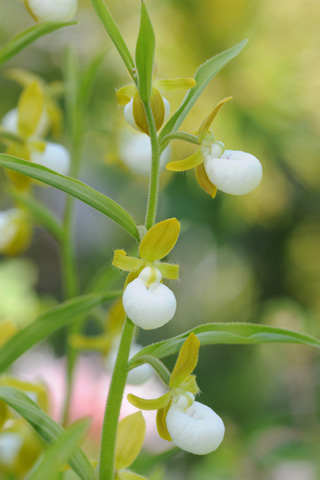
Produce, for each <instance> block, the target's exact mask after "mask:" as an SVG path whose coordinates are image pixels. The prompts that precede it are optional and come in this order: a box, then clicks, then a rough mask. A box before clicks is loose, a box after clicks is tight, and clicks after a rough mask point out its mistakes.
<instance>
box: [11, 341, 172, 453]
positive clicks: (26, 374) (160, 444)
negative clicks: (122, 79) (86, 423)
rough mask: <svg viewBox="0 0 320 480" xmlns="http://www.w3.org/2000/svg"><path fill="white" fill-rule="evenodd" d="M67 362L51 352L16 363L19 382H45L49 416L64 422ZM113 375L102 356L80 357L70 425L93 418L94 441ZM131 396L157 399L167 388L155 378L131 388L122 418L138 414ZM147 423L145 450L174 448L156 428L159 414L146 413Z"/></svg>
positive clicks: (126, 391)
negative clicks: (129, 399) (105, 365)
mask: <svg viewBox="0 0 320 480" xmlns="http://www.w3.org/2000/svg"><path fill="white" fill-rule="evenodd" d="M65 370H66V368H65V359H64V358H62V359H57V358H55V357H54V356H53V354H52V353H50V352H49V351H47V350H38V351H33V352H29V353H27V354H26V355H25V356H24V357H23V358H22V359H20V360H18V361H17V362H16V365H15V368H14V375H15V376H17V377H18V378H19V379H21V380H22V379H23V380H27V381H31V382H41V383H44V384H45V385H46V386H47V388H48V392H49V399H50V400H49V404H50V407H49V410H50V411H49V414H50V415H51V416H52V418H54V420H56V421H57V422H60V421H61V417H62V409H63V402H64V395H65ZM110 380H111V375H110V372H108V371H106V370H105V369H104V368H103V364H102V362H101V360H100V358H99V357H98V356H95V355H88V356H81V357H79V360H78V363H77V366H76V370H75V377H74V390H73V395H72V399H71V408H70V423H72V422H74V421H75V420H78V419H80V418H83V417H90V418H91V427H90V431H89V436H90V440H91V441H92V442H93V443H97V444H98V442H99V440H100V434H101V428H102V422H103V416H104V409H105V404H106V398H107V394H108V390H109V385H110ZM128 393H134V394H135V395H138V396H141V397H144V398H156V397H159V396H160V395H163V394H164V393H166V390H165V387H164V385H162V384H161V383H160V381H158V380H157V378H155V377H152V378H151V379H150V380H149V381H148V382H146V383H145V384H143V385H139V386H131V385H127V386H126V389H125V394H124V398H123V402H122V407H121V418H123V417H125V416H127V415H130V414H131V413H134V412H136V411H137V409H136V408H135V407H133V406H132V405H131V404H130V403H129V402H128V400H127V395H128ZM143 415H144V418H145V420H146V424H147V432H146V438H145V443H144V447H145V448H146V449H147V450H149V451H152V452H161V451H164V450H167V449H168V448H170V447H171V444H170V443H169V442H166V441H164V440H162V439H161V438H160V437H159V435H158V433H157V428H156V411H148V412H143Z"/></svg>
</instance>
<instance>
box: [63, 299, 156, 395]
mask: <svg viewBox="0 0 320 480" xmlns="http://www.w3.org/2000/svg"><path fill="white" fill-rule="evenodd" d="M125 318H126V313H125V311H124V309H123V305H122V301H121V299H119V300H116V302H114V304H113V305H112V307H111V308H110V309H109V311H108V313H107V316H106V321H105V322H104V325H103V326H104V332H103V333H102V334H101V335H96V336H91V337H88V336H84V335H80V334H73V335H71V338H70V345H72V347H73V348H76V349H77V350H94V351H98V352H101V353H102V355H103V359H104V365H106V367H107V368H108V370H111V371H112V370H113V367H114V365H115V361H116V356H117V351H118V348H119V343H120V335H121V330H122V327H123V324H124V321H125ZM141 349H142V346H141V345H139V344H138V343H136V342H135V341H133V342H132V345H131V348H130V354H129V359H130V358H132V357H133V356H134V355H136V354H137V353H138V352H139V351H140V350H141ZM152 375H153V370H152V368H151V367H150V365H148V364H143V365H140V366H138V367H136V368H134V369H132V370H130V372H129V373H128V376H127V383H129V384H131V385H141V384H142V383H145V382H146V381H147V380H149V379H150V378H151V376H152Z"/></svg>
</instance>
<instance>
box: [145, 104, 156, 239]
mask: <svg viewBox="0 0 320 480" xmlns="http://www.w3.org/2000/svg"><path fill="white" fill-rule="evenodd" d="M144 109H145V112H146V117H147V122H148V127H149V135H150V141H151V149H152V165H151V175H150V184H149V196H148V206H147V213H146V228H147V229H148V230H149V228H151V227H152V225H154V223H155V220H156V215H157V207H158V194H159V163H160V148H159V141H158V136H157V130H156V125H155V122H154V118H153V113H152V110H151V106H150V104H149V103H144Z"/></svg>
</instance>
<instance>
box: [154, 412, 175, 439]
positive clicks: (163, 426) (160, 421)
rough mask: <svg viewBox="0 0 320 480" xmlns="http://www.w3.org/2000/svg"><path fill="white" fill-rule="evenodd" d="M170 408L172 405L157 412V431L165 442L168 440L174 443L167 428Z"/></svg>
mask: <svg viewBox="0 0 320 480" xmlns="http://www.w3.org/2000/svg"><path fill="white" fill-rule="evenodd" d="M169 408H170V403H168V405H167V406H166V407H164V408H161V409H160V410H158V411H157V430H158V433H159V435H160V437H161V438H163V439H164V440H168V442H171V441H172V438H171V437H170V433H169V432H168V428H167V422H166V418H167V413H168V410H169Z"/></svg>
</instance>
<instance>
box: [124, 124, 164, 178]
mask: <svg viewBox="0 0 320 480" xmlns="http://www.w3.org/2000/svg"><path fill="white" fill-rule="evenodd" d="M119 149H120V152H119V153H120V156H121V160H122V161H123V162H124V163H125V165H126V166H127V167H128V168H129V170H131V171H132V172H133V173H134V174H136V175H142V176H144V177H147V176H149V175H150V173H151V157H152V155H151V143H150V138H149V137H148V135H146V134H144V133H140V132H139V133H135V132H132V131H130V132H128V131H126V132H125V134H124V135H122V138H121V143H120V148H119ZM170 156H171V147H170V145H168V146H167V147H166V148H165V150H164V151H163V152H162V154H161V156H160V165H159V170H160V171H161V170H163V169H164V168H165V166H166V165H167V163H168V162H169V160H170Z"/></svg>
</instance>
